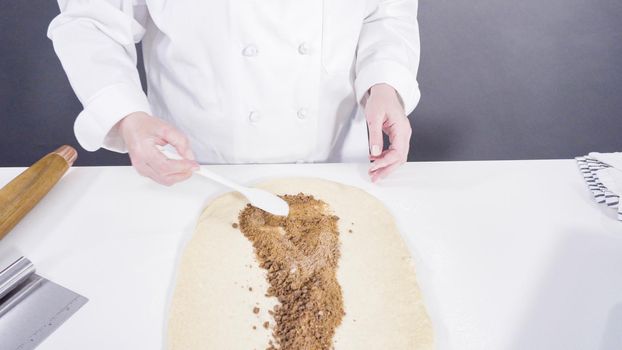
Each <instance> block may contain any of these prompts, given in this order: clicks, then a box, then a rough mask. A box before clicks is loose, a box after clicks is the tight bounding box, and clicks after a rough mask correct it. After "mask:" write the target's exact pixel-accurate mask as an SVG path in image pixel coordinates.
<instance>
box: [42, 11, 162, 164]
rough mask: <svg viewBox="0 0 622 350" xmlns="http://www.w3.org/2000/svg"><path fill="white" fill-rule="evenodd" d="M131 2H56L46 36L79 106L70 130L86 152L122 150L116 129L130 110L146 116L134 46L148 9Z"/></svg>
mask: <svg viewBox="0 0 622 350" xmlns="http://www.w3.org/2000/svg"><path fill="white" fill-rule="evenodd" d="M135 2H136V1H135V0H59V1H58V3H59V7H60V10H61V12H60V14H59V15H58V16H57V17H56V18H54V19H53V20H52V22H51V23H50V26H49V28H48V37H49V38H50V39H51V40H52V41H53V43H54V50H55V51H56V54H57V55H58V57H59V59H60V61H61V63H62V65H63V68H64V69H65V72H66V73H67V77H68V78H69V82H70V83H71V86H72V87H73V90H74V91H75V93H76V95H77V97H78V99H79V100H80V102H81V103H82V105H83V108H84V109H83V110H82V112H81V113H80V114H79V115H78V117H77V119H76V121H75V124H74V132H75V134H76V138H77V139H78V142H79V143H80V145H81V146H82V147H84V149H86V150H88V151H96V150H97V149H99V148H100V147H105V148H107V149H110V150H113V151H117V152H125V151H126V149H125V145H124V142H123V140H122V138H121V137H120V136H119V135H118V132H117V130H116V127H115V125H116V124H117V122H118V121H119V120H121V119H123V117H125V116H126V115H128V114H130V113H132V112H138V111H143V112H146V113H149V114H151V110H150V107H149V102H148V100H147V96H146V95H145V93H144V92H143V90H142V88H141V84H140V78H139V75H138V70H137V68H136V48H135V43H137V42H139V41H140V40H141V39H142V37H143V35H144V33H145V28H144V22H145V20H146V17H147V9H146V7H145V6H144V5H142V6H140V5H135V4H134V3H135Z"/></svg>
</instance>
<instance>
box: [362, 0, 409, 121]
mask: <svg viewBox="0 0 622 350" xmlns="http://www.w3.org/2000/svg"><path fill="white" fill-rule="evenodd" d="M417 5H418V1H417V0H379V1H378V5H377V6H375V9H373V11H372V12H371V13H370V14H369V15H368V16H367V17H366V18H365V19H364V23H363V27H362V29H361V35H360V37H359V43H358V49H357V59H356V79H355V83H354V87H355V92H356V96H357V99H358V101H363V99H364V98H365V96H366V94H367V92H368V91H369V89H370V88H371V87H372V86H373V85H376V84H380V83H386V84H388V85H391V86H392V87H393V88H394V89H395V90H396V91H397V92H398V94H399V96H400V97H401V99H402V102H403V104H404V109H405V111H406V115H408V114H410V113H411V112H412V111H413V110H414V109H415V106H416V105H417V103H418V102H419V98H420V97H421V94H420V92H419V86H418V84H417V69H418V67H419V52H420V46H419V25H418V23H417Z"/></svg>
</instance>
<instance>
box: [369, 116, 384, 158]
mask: <svg viewBox="0 0 622 350" xmlns="http://www.w3.org/2000/svg"><path fill="white" fill-rule="evenodd" d="M383 122H384V114H382V113H375V112H371V113H370V114H369V115H368V116H367V130H368V132H369V151H370V154H371V156H372V157H377V156H379V155H380V154H381V153H382V149H383V140H382V124H383Z"/></svg>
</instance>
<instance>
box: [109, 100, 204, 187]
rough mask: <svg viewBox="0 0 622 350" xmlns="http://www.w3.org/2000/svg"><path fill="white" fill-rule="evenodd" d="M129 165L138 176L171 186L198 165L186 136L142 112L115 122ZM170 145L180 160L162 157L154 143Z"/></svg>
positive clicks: (189, 173) (187, 176)
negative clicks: (128, 155) (125, 148)
mask: <svg viewBox="0 0 622 350" xmlns="http://www.w3.org/2000/svg"><path fill="white" fill-rule="evenodd" d="M118 128H119V129H118V130H119V134H120V135H121V137H122V138H123V140H124V141H125V145H126V147H127V149H128V152H129V154H130V160H131V161H132V165H133V166H134V168H135V169H136V171H138V173H139V174H141V175H142V176H146V177H149V178H151V179H153V180H154V181H156V182H157V183H160V184H162V185H165V186H171V185H173V184H175V183H177V182H180V181H184V180H186V179H188V178H189V177H190V176H192V172H193V171H194V170H197V169H198V167H199V164H198V163H197V162H196V161H195V160H194V155H193V154H192V150H191V149H190V144H189V142H188V139H187V138H186V137H185V136H184V135H183V134H182V133H181V132H180V131H179V130H177V129H176V128H175V127H173V126H172V125H170V124H168V123H166V122H164V121H163V120H161V119H159V118H156V117H152V116H150V115H148V114H147V113H144V112H135V113H132V114H129V115H127V116H126V117H125V118H123V119H122V120H121V121H120V122H119V124H118ZM167 144H170V145H172V146H173V147H175V149H177V153H179V155H180V156H182V157H183V158H184V159H183V160H171V159H168V158H166V157H165V156H164V155H163V154H162V152H160V150H159V149H158V148H157V147H156V146H164V145H167Z"/></svg>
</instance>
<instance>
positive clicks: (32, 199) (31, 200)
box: [0, 146, 78, 239]
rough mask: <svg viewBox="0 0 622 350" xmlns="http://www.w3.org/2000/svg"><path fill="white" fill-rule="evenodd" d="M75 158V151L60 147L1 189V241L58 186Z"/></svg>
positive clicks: (68, 147) (69, 147) (76, 156)
mask: <svg viewBox="0 0 622 350" xmlns="http://www.w3.org/2000/svg"><path fill="white" fill-rule="evenodd" d="M76 158H78V153H77V152H76V150H75V149H74V148H73V147H71V146H61V147H60V148H59V149H57V150H56V151H54V152H52V153H50V154H48V155H46V156H45V157H43V158H41V159H40V160H39V161H37V162H36V163H35V164H33V165H32V166H31V167H30V168H28V169H26V170H24V172H22V173H21V174H19V175H18V176H17V177H16V178H14V179H13V180H11V182H9V183H8V184H7V185H6V186H4V187H3V188H2V189H0V239H2V238H3V237H4V236H6V234H7V233H9V231H11V229H12V228H13V227H15V225H17V223H18V222H19V221H20V220H21V219H22V218H23V217H24V216H25V215H26V214H28V212H29V211H30V210H31V209H32V208H33V207H34V206H35V205H36V204H37V203H39V200H41V198H43V197H44V196H45V195H46V194H47V193H48V192H49V191H50V190H51V189H52V187H54V185H56V183H57V182H58V180H60V178H61V177H63V175H64V174H65V172H66V171H67V169H69V168H70V167H71V166H72V165H73V162H75V160H76Z"/></svg>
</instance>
